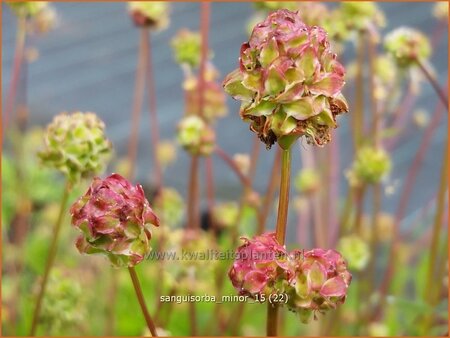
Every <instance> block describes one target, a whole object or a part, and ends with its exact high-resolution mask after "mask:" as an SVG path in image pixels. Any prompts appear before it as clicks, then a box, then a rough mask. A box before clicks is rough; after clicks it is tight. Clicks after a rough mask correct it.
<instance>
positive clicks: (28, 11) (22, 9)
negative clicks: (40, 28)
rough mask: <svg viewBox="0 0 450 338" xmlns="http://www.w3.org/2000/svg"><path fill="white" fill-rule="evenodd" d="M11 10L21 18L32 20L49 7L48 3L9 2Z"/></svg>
mask: <svg viewBox="0 0 450 338" xmlns="http://www.w3.org/2000/svg"><path fill="white" fill-rule="evenodd" d="M7 3H8V5H9V7H10V8H11V10H12V11H13V12H14V13H15V14H16V15H17V16H19V17H26V18H30V17H33V16H35V15H36V14H38V13H39V12H40V11H42V10H43V9H45V8H46V7H47V6H48V2H47V1H8V2H7Z"/></svg>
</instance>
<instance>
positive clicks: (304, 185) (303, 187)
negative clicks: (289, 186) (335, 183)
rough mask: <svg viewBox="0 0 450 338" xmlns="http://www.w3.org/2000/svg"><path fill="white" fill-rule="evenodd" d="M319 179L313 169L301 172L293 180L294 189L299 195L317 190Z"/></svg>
mask: <svg viewBox="0 0 450 338" xmlns="http://www.w3.org/2000/svg"><path fill="white" fill-rule="evenodd" d="M319 184H320V178H319V176H318V175H317V172H316V171H314V170H313V169H303V170H301V171H300V172H299V173H298V174H297V176H296V178H295V182H294V185H295V188H297V190H298V191H299V192H301V193H311V192H314V191H316V190H317V188H318V187H319Z"/></svg>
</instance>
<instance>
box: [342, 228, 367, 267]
mask: <svg viewBox="0 0 450 338" xmlns="http://www.w3.org/2000/svg"><path fill="white" fill-rule="evenodd" d="M338 249H339V251H340V252H341V253H342V255H343V256H344V257H345V258H346V259H347V262H348V266H349V268H350V269H354V270H357V271H361V270H363V269H364V268H365V267H366V266H367V263H368V262H369V259H370V248H369V245H368V244H367V242H366V241H364V240H363V239H362V238H361V237H359V236H357V235H350V236H346V237H342V238H341V239H340V240H339V243H338Z"/></svg>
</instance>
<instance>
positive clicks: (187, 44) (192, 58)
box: [170, 29, 202, 68]
mask: <svg viewBox="0 0 450 338" xmlns="http://www.w3.org/2000/svg"><path fill="white" fill-rule="evenodd" d="M170 45H171V46H172V49H173V52H174V54H175V60H176V62H177V63H179V64H187V65H188V66H190V67H192V68H197V67H198V65H199V64H200V58H201V46H202V39H201V36H200V34H199V33H198V32H192V31H190V30H188V29H182V30H180V31H179V32H178V33H177V35H175V36H174V37H173V38H172V40H171V42H170Z"/></svg>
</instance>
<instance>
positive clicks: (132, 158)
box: [127, 28, 148, 180]
mask: <svg viewBox="0 0 450 338" xmlns="http://www.w3.org/2000/svg"><path fill="white" fill-rule="evenodd" d="M147 55H148V40H147V30H146V29H145V28H142V29H141V32H140V42H139V55H138V64H137V68H136V76H135V84H134V96H133V107H132V111H131V130H130V136H129V139H128V165H129V172H128V175H127V176H128V179H130V180H133V177H134V175H135V169H136V159H137V152H138V140H139V120H140V116H141V111H142V103H143V101H144V89H145V69H146V67H147V60H148V56H147Z"/></svg>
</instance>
